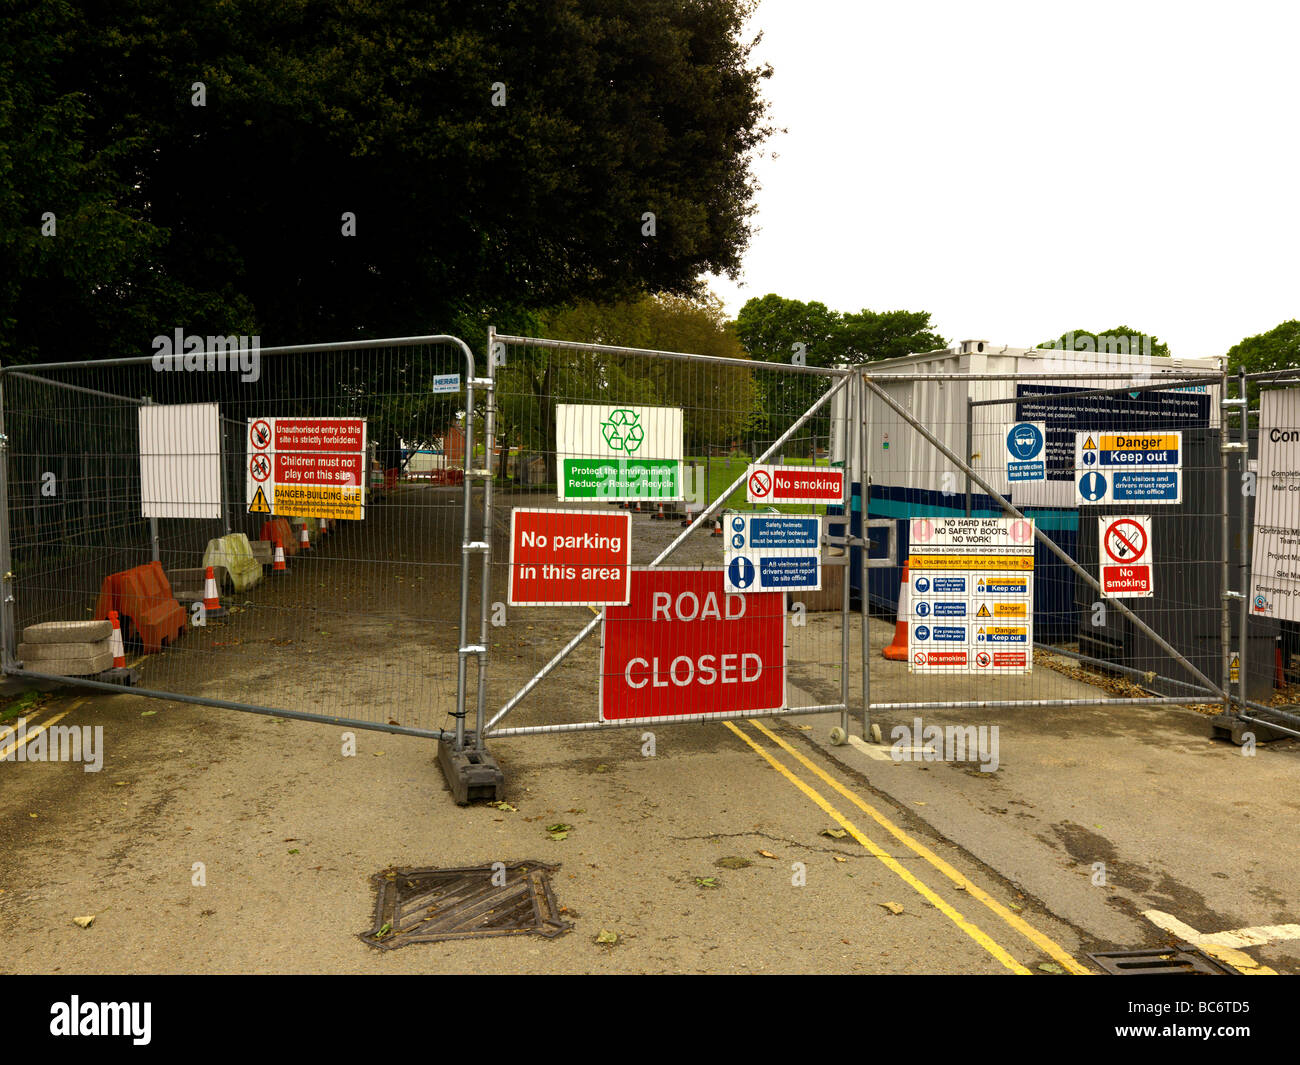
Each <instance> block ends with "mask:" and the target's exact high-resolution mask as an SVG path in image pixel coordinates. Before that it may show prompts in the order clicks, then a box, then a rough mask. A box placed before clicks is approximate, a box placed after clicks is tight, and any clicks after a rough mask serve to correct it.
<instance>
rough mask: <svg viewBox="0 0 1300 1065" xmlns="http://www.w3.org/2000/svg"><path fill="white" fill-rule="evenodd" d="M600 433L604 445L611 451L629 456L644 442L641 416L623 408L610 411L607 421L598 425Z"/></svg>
mask: <svg viewBox="0 0 1300 1065" xmlns="http://www.w3.org/2000/svg"><path fill="white" fill-rule="evenodd" d="M600 431H601V432H602V433H603V434H604V436H605V443H606V444H608V445H609V448H610V450H611V451H622V452H625V453H626V454H628V455H631V454H632V453H633V452H635V451H636V450H637V449H638V448H640V447H641V445H642V444H643V443H644V442H645V431H644V430H643V429H642V428H641V416H640V415H639V414H637V412H636V411H632V410H628V409H626V408H625V407H619V408H617V409H615V410H612V411H610V412H609V420H608V421H604V422H601V423H600Z"/></svg>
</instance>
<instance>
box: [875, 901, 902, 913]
mask: <svg viewBox="0 0 1300 1065" xmlns="http://www.w3.org/2000/svg"><path fill="white" fill-rule="evenodd" d="M876 905H877V906H883V907H884V908H885V909H887V910H888V911H889V912H890V913H892V914H900V913H902V912H903V907H902V906H900V905H899V904H898V903H896V902H878V903H876Z"/></svg>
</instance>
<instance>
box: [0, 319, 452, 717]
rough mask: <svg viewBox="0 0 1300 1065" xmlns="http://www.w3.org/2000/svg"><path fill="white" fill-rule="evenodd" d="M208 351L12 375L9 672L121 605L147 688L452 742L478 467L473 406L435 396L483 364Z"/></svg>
mask: <svg viewBox="0 0 1300 1065" xmlns="http://www.w3.org/2000/svg"><path fill="white" fill-rule="evenodd" d="M178 339H179V338H178ZM194 339H195V340H198V343H197V344H196V345H195V347H196V348H197V347H202V348H203V350H201V351H200V350H193V351H182V350H181V349H180V347H179V345H178V349H177V352H176V355H177V357H176V358H174V359H172V358H169V357H164V356H155V357H153V358H145V359H140V360H114V361H112V362H109V363H99V364H95V363H73V364H67V365H56V366H46V367H39V368H33V369H31V370H24V369H23V368H8V369H7V370H6V372H5V373H4V375H3V377H2V378H0V382H2V383H3V389H4V394H3V400H4V431H5V434H6V436H7V454H6V459H7V461H6V473H7V495H8V508H7V514H6V517H7V522H8V543H9V553H10V561H9V568H10V573H11V577H10V585H9V590H10V594H11V596H12V602H11V603H10V604H9V607H10V611H9V616H8V619H9V623H10V624H9V629H8V635H9V638H10V639H9V642H10V646H9V647H7V648H6V653H7V663H6V664H7V668H9V669H10V670H11V671H12V670H13V669H14V668H16V667H17V666H18V665H19V664H21V667H22V668H23V669H25V670H26V671H27V672H29V673H34V674H41V673H43V672H44V671H43V670H42V669H41V665H40V662H41V661H42V660H46V659H45V656H43V655H42V654H41V652H40V651H39V650H37V651H33V647H34V644H32V643H29V642H27V641H26V640H25V633H28V630H29V627H30V626H33V625H38V624H40V623H42V622H50V621H83V620H87V619H93V618H96V617H104V616H106V614H107V611H108V610H109V609H112V608H116V609H117V610H118V611H119V613H120V614H121V620H122V629H123V635H124V637H125V644H126V647H125V649H126V652H127V655H126V657H127V664H128V666H130V667H131V668H133V669H134V670H135V671H136V673H137V674H138V688H139V689H140V690H145V691H148V692H156V693H160V694H164V695H175V696H178V697H182V698H189V699H192V700H195V701H203V702H211V703H216V704H237V705H239V706H240V707H241V708H247V709H254V710H261V711H266V712H270V711H274V712H278V713H283V714H287V715H291V716H305V717H309V718H321V719H326V720H339V721H346V722H351V723H355V724H357V725H360V726H361V727H368V728H378V729H384V730H388V731H407V732H415V733H418V734H435V735H436V734H438V733H439V731H440V729H441V727H442V726H443V725H444V724H447V723H448V722H450V721H451V717H450V715H451V714H452V713H453V712H454V711H455V708H456V692H457V650H458V635H457V631H458V626H459V624H460V603H461V584H462V557H463V552H462V539H463V537H462V530H463V515H464V509H465V508H464V492H465V489H464V487H463V484H464V478H463V469H464V466H465V459H466V455H465V426H464V410H465V395H464V391H463V389H462V391H461V392H454V391H452V392H434V391H433V378H434V377H435V376H436V375H443V374H451V375H464V380H465V381H468V379H469V374H468V372H467V368H466V357H465V352H466V350H467V349H464V348H463V346H462V345H460V344H459V342H452V341H451V339H450V338H439V339H437V340H436V341H435V340H429V339H411V340H401V341H384V342H366V343H359V344H356V345H327V346H324V347H320V348H293V349H263V350H260V351H259V350H257V349H256V348H253V347H251V346H249V347H247V348H246V349H244V350H242V351H240V350H233V349H232V350H228V349H226V348H224V347H222V346H220V345H218V346H216V347H214V346H213V345H212V344H211V343H210V341H209V342H208V343H207V344H204V342H203V341H202V340H199V339H198V338H194ZM232 339H233V338H232ZM415 455H424V456H426V457H425V458H424V459H421V460H420V461H418V462H417V463H416V468H415V470H412V469H411V468H410V462H411V460H412V458H413V456H415ZM431 457H436V461H430V458H431ZM277 487H278V488H280V490H281V494H280V496H279V497H278V499H277V497H276V496H275V494H274V493H275V489H276V488H277ZM259 489H260V490H261V492H262V496H261V497H258V495H257V492H258V490H259ZM276 519H283V521H279V520H276ZM277 537H278V538H279V540H280V545H279V546H280V547H282V548H283V550H284V553H285V560H284V561H285V569H284V570H283V571H279V570H277V568H276V566H275V554H276V551H275V548H276V539H277ZM155 561H156V562H157V563H158V566H157V567H154V566H153V565H152V564H153V563H154V562H155ZM208 565H213V566H214V575H215V576H216V578H217V582H218V584H219V585H220V587H219V589H218V590H219V598H220V612H218V611H216V610H213V609H211V606H212V604H211V603H210V602H208V603H205V596H206V593H207V592H209V591H210V589H209V588H208V587H207V586H206V581H205V576H206V574H205V569H206V567H207V566H208ZM148 571H153V572H152V573H150V572H148ZM159 574H160V575H161V578H162V581H163V582H164V583H162V584H161V585H160V584H159V583H158V581H159ZM123 575H127V576H123ZM15 645H16V646H15Z"/></svg>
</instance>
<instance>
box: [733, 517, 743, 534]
mask: <svg viewBox="0 0 1300 1065" xmlns="http://www.w3.org/2000/svg"><path fill="white" fill-rule="evenodd" d="M731 527H732V528H733V529H734V530H735V531H736V532H744V531H745V519H744V518H732V519H731Z"/></svg>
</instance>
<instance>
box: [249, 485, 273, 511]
mask: <svg viewBox="0 0 1300 1065" xmlns="http://www.w3.org/2000/svg"><path fill="white" fill-rule="evenodd" d="M248 513H250V514H270V513H271V508H270V507H269V506H267V504H266V496H265V494H264V493H263V492H262V486H261V485H260V484H259V485H258V486H257V491H256V492H255V493H254V495H253V501H252V502H251V503H249V504H248Z"/></svg>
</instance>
